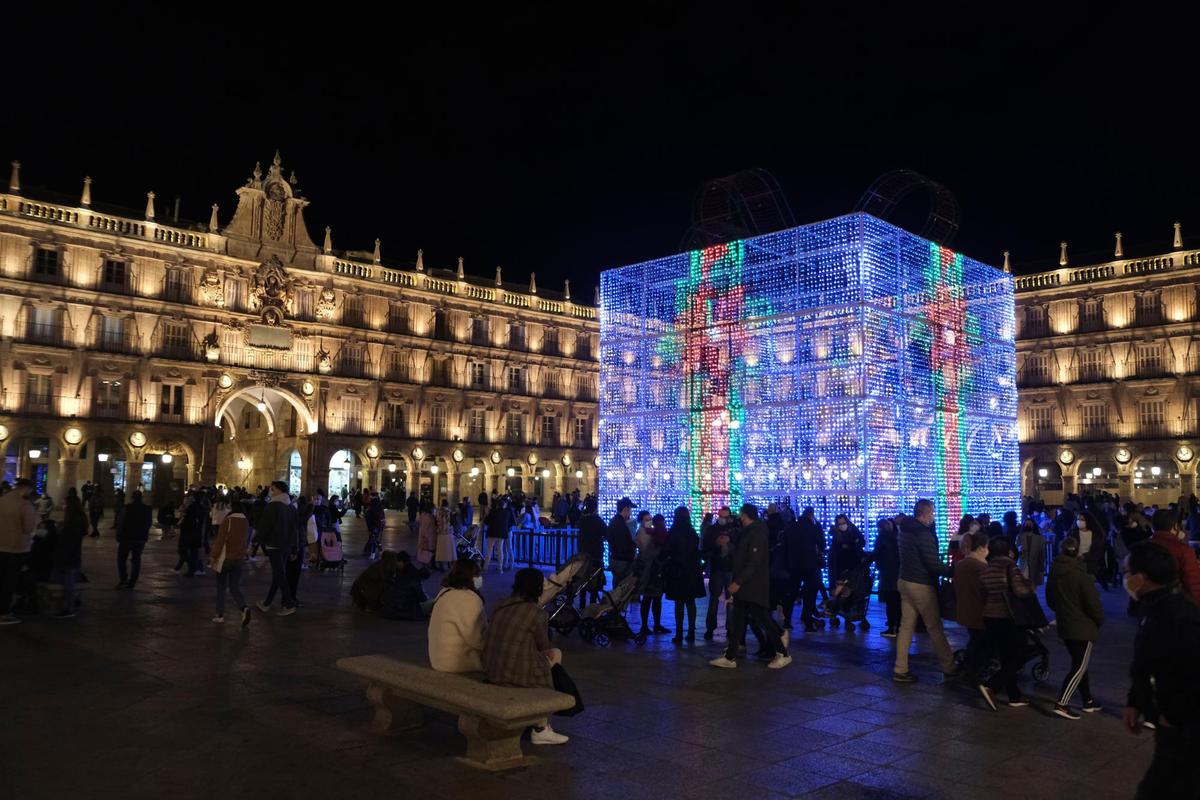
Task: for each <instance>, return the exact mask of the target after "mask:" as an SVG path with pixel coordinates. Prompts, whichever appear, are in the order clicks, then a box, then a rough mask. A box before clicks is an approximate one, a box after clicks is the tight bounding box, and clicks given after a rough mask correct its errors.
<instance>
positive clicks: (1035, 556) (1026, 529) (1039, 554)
mask: <svg viewBox="0 0 1200 800" xmlns="http://www.w3.org/2000/svg"><path fill="white" fill-rule="evenodd" d="M1017 541H1018V545H1017V546H1018V547H1019V548H1020V553H1021V572H1022V574H1024V575H1025V577H1026V578H1029V580H1030V581H1032V582H1033V585H1034V586H1041V585H1042V579H1043V577H1044V576H1045V574H1046V539H1045V538H1044V537H1043V536H1042V533H1041V531H1039V530H1038V529H1037V526H1036V525H1034V524H1033V520H1030V519H1027V520H1025V524H1024V525H1022V526H1021V536H1020V538H1019V539H1018V540H1017Z"/></svg>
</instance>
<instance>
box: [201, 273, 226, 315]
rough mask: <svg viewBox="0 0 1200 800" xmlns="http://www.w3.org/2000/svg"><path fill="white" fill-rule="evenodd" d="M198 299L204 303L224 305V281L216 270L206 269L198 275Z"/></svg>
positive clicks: (222, 306) (217, 305)
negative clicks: (202, 273)
mask: <svg viewBox="0 0 1200 800" xmlns="http://www.w3.org/2000/svg"><path fill="white" fill-rule="evenodd" d="M200 299H201V300H203V301H204V303H205V305H210V306H216V307H217V308H224V307H225V283H224V281H222V280H221V273H220V272H219V271H218V270H215V269H207V270H205V271H204V275H202V276H201V277H200Z"/></svg>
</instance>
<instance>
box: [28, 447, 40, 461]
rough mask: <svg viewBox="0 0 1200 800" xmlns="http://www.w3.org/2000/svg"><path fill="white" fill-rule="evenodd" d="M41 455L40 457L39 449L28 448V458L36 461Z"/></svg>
mask: <svg viewBox="0 0 1200 800" xmlns="http://www.w3.org/2000/svg"><path fill="white" fill-rule="evenodd" d="M41 457H42V451H41V450H39V449H37V448H36V447H34V448H32V449H30V451H29V460H30V461H37V460H38V459H39V458H41Z"/></svg>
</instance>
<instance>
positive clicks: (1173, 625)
mask: <svg viewBox="0 0 1200 800" xmlns="http://www.w3.org/2000/svg"><path fill="white" fill-rule="evenodd" d="M1125 589H1126V591H1128V592H1129V593H1130V595H1136V596H1137V599H1138V601H1139V604H1140V605H1141V608H1142V610H1143V612H1144V616H1143V617H1142V622H1141V624H1140V626H1139V627H1138V632H1137V637H1136V638H1135V639H1134V643H1133V664H1132V665H1131V666H1130V668H1129V671H1130V674H1131V676H1132V678H1133V681H1132V686H1130V689H1129V699H1128V702H1127V703H1126V707H1125V711H1124V713H1123V714H1122V719H1123V720H1124V723H1125V727H1126V728H1127V729H1128V730H1129V732H1130V733H1133V734H1139V733H1141V732H1142V727H1143V724H1142V721H1143V720H1145V722H1147V723H1150V724H1152V725H1153V726H1154V759H1153V760H1152V761H1151V762H1150V768H1149V769H1147V770H1146V774H1145V775H1144V776H1143V777H1142V782H1141V783H1140V784H1138V790H1137V795H1136V797H1137V800H1151V798H1160V797H1161V798H1166V797H1170V798H1173V799H1174V798H1180V800H1183V799H1184V798H1190V799H1191V800H1195V798H1200V781H1197V780H1196V770H1195V765H1194V759H1195V749H1196V744H1197V742H1200V683H1198V682H1197V681H1196V675H1195V670H1196V664H1197V663H1200V608H1197V607H1196V604H1195V603H1193V602H1192V601H1191V599H1190V598H1188V596H1187V595H1186V594H1184V592H1183V591H1182V589H1181V588H1180V586H1179V568H1178V567H1177V566H1176V563H1175V558H1174V556H1172V555H1171V553H1169V552H1168V551H1167V550H1166V549H1165V548H1163V547H1162V546H1161V545H1158V544H1155V543H1153V542H1142V543H1141V544H1138V545H1136V546H1135V547H1134V548H1133V550H1132V552H1130V554H1129V560H1128V563H1127V566H1126V570H1125Z"/></svg>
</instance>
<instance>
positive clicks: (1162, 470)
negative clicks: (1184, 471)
mask: <svg viewBox="0 0 1200 800" xmlns="http://www.w3.org/2000/svg"><path fill="white" fill-rule="evenodd" d="M1131 468H1132V470H1133V492H1132V494H1133V501H1134V502H1136V503H1144V504H1147V505H1150V504H1153V505H1157V506H1160V507H1161V506H1165V505H1166V504H1167V503H1171V502H1175V501H1177V500H1178V499H1179V494H1180V490H1181V483H1180V478H1179V474H1180V469H1179V463H1178V462H1177V461H1176V460H1175V458H1174V457H1173V456H1172V455H1171V454H1170V453H1168V452H1166V451H1162V450H1158V451H1151V452H1148V453H1143V454H1140V455H1138V457H1137V458H1135V459H1134V460H1133V463H1132V464H1131Z"/></svg>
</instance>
